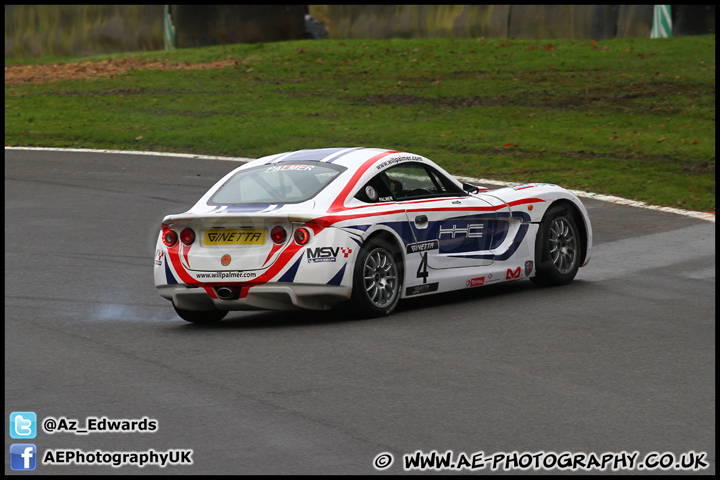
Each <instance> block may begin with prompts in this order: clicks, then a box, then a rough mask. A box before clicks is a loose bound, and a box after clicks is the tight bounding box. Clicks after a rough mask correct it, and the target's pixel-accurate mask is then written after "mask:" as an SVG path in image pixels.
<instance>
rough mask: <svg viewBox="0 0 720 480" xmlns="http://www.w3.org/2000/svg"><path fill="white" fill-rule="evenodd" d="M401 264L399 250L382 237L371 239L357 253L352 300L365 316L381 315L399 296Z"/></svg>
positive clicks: (357, 309)
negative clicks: (381, 238)
mask: <svg viewBox="0 0 720 480" xmlns="http://www.w3.org/2000/svg"><path fill="white" fill-rule="evenodd" d="M400 284H401V280H400V268H399V265H398V262H397V260H396V251H395V249H394V248H393V247H392V246H390V245H389V244H388V243H387V242H385V241H383V240H379V239H378V240H370V241H368V242H367V243H366V244H365V245H363V247H362V249H360V253H359V254H358V258H357V261H356V263H355V270H354V272H353V291H352V300H351V304H352V307H353V308H354V309H355V311H356V312H357V313H358V314H360V315H361V316H363V317H382V316H385V315H388V314H389V313H390V312H392V311H393V310H394V309H395V306H396V305H397V302H398V300H400Z"/></svg>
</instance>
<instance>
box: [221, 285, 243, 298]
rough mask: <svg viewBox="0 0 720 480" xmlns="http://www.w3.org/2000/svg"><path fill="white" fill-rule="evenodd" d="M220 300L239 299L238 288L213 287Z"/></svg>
mask: <svg viewBox="0 0 720 480" xmlns="http://www.w3.org/2000/svg"><path fill="white" fill-rule="evenodd" d="M215 293H216V294H217V296H218V298H219V299H220V300H236V299H238V298H240V287H215Z"/></svg>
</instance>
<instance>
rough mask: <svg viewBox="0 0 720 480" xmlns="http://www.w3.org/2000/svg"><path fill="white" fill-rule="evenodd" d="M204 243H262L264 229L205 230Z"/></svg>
mask: <svg viewBox="0 0 720 480" xmlns="http://www.w3.org/2000/svg"><path fill="white" fill-rule="evenodd" d="M204 244H205V245H264V244H265V230H250V229H242V230H207V231H206V232H205V241H204Z"/></svg>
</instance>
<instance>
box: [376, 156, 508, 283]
mask: <svg viewBox="0 0 720 480" xmlns="http://www.w3.org/2000/svg"><path fill="white" fill-rule="evenodd" d="M381 175H382V177H383V178H384V180H385V181H386V182H387V183H388V186H389V187H390V190H391V191H392V194H393V197H394V198H395V201H396V202H398V204H399V205H401V206H402V207H403V208H404V209H405V214H406V216H407V220H408V224H409V225H410V229H411V231H412V233H413V237H414V240H415V243H413V244H410V245H407V246H406V249H407V252H406V253H407V254H408V255H411V254H414V253H419V254H420V265H419V267H420V269H421V272H420V275H422V269H423V268H433V269H444V268H457V267H477V266H486V265H491V264H492V263H493V253H492V252H491V249H492V247H493V235H494V233H495V231H496V230H497V229H498V227H500V224H499V223H498V222H499V221H501V217H503V216H506V215H507V212H506V211H505V210H506V208H503V207H499V206H496V205H492V204H491V203H489V202H487V201H484V200H482V199H480V198H476V197H474V196H472V195H468V194H467V193H466V192H465V191H463V190H462V189H460V188H459V187H457V186H456V185H455V184H454V183H453V182H451V181H450V180H448V179H447V178H446V177H445V176H444V175H442V174H441V173H440V172H438V171H437V170H435V169H434V168H432V167H431V166H429V165H423V164H419V163H403V164H400V165H396V166H394V167H391V168H388V169H387V170H385V171H384V172H383V173H382V174H381ZM408 260H409V257H408Z"/></svg>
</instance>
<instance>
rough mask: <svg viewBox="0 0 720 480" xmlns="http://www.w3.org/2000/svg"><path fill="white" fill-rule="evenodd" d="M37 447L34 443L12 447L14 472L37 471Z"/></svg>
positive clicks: (11, 454)
mask: <svg viewBox="0 0 720 480" xmlns="http://www.w3.org/2000/svg"><path fill="white" fill-rule="evenodd" d="M36 457H37V447H36V446H35V445H33V444H32V443H13V444H12V445H10V468H11V469H13V470H35V467H36V466H37V459H36Z"/></svg>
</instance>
